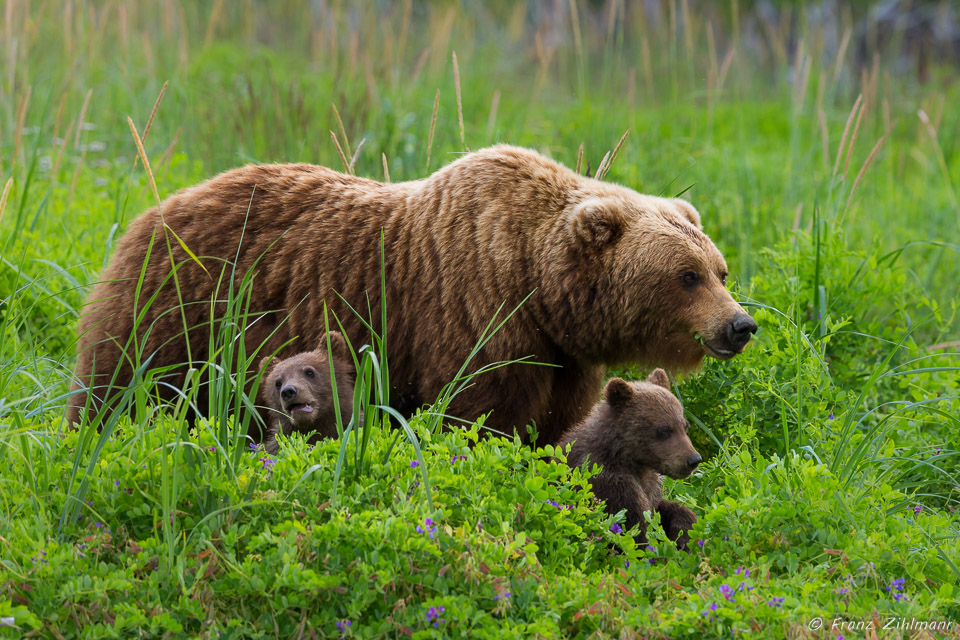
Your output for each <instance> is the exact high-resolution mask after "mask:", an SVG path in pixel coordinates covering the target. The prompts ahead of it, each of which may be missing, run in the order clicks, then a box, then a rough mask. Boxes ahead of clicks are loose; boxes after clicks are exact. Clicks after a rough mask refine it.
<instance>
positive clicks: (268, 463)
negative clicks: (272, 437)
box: [260, 456, 277, 472]
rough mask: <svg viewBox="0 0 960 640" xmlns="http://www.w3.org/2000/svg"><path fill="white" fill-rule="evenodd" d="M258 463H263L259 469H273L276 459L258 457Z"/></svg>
mask: <svg viewBox="0 0 960 640" xmlns="http://www.w3.org/2000/svg"><path fill="white" fill-rule="evenodd" d="M260 464H261V465H263V466H262V467H261V469H263V470H264V471H271V472H272V471H273V465H275V464H277V461H276V460H274V459H273V458H271V457H269V456H268V457H266V458H260Z"/></svg>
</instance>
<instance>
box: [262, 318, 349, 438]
mask: <svg viewBox="0 0 960 640" xmlns="http://www.w3.org/2000/svg"><path fill="white" fill-rule="evenodd" d="M330 353H332V354H333V370H334V379H335V380H336V381H337V397H336V398H334V396H333V387H332V385H331V384H330V364H329V363H330V360H329V358H328V357H327V341H326V336H324V337H323V338H321V340H320V344H319V345H318V346H317V348H316V350H314V351H305V352H303V353H298V354H296V355H294V356H290V357H289V358H287V359H285V360H279V361H274V362H273V363H272V364H269V365H268V362H267V361H268V358H264V359H263V361H262V362H261V368H263V367H266V366H269V369H268V370H267V371H266V372H265V374H264V377H263V384H262V386H261V388H262V389H263V391H262V395H263V400H264V404H265V405H266V406H267V407H268V408H269V409H270V411H271V416H270V421H269V423H268V424H269V428H268V430H267V438H266V440H265V442H264V448H265V449H266V451H267V452H268V453H276V452H277V448H278V445H277V434H280V433H282V434H283V435H285V436H288V435H290V434H291V433H293V432H294V431H296V432H299V433H310V432H313V433H314V435H313V436H312V437H311V438H310V442H317V441H318V440H320V439H321V438H336V437H337V435H338V434H337V422H336V409H335V406H334V403H335V402H336V403H338V404H339V406H340V416H341V419H342V421H343V422H342V424H343V425H344V426H346V425H347V423H348V422H350V416H351V413H352V412H353V384H354V377H353V363H352V362H351V358H350V354H349V352H348V350H347V343H346V341H345V340H344V339H343V336H342V335H341V334H340V333H338V332H336V331H331V332H330ZM358 420H362V416H359V417H358Z"/></svg>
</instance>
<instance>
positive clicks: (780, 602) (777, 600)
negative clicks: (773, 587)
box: [767, 596, 783, 607]
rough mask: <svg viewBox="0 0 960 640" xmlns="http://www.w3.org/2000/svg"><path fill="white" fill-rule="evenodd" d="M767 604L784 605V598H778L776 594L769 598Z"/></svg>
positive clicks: (773, 605)
mask: <svg viewBox="0 0 960 640" xmlns="http://www.w3.org/2000/svg"><path fill="white" fill-rule="evenodd" d="M767 606H768V607H782V606H783V598H777V597H776V596H774V597H773V598H770V599H769V600H767Z"/></svg>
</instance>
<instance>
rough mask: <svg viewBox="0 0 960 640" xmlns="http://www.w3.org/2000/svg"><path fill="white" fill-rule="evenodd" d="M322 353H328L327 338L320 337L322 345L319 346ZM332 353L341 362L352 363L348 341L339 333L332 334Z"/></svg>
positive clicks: (333, 332)
mask: <svg viewBox="0 0 960 640" xmlns="http://www.w3.org/2000/svg"><path fill="white" fill-rule="evenodd" d="M317 350H318V351H319V352H320V353H326V352H327V336H326V335H323V336H320V344H319V345H318V346H317ZM330 353H331V354H333V356H334V357H336V358H340V359H341V360H347V361H350V359H351V358H350V349H349V348H347V341H346V340H345V339H344V337H343V334H342V333H340V332H339V331H331V332H330Z"/></svg>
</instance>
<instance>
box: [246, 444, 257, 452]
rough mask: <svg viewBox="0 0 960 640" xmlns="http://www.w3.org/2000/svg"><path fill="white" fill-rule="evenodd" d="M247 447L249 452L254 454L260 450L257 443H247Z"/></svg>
mask: <svg viewBox="0 0 960 640" xmlns="http://www.w3.org/2000/svg"><path fill="white" fill-rule="evenodd" d="M247 445H248V446H249V447H250V450H251V451H254V452H256V451H259V450H260V447H259V446H257V443H255V442H248V443H247Z"/></svg>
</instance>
